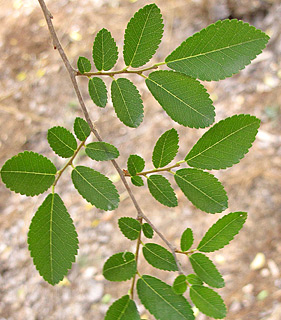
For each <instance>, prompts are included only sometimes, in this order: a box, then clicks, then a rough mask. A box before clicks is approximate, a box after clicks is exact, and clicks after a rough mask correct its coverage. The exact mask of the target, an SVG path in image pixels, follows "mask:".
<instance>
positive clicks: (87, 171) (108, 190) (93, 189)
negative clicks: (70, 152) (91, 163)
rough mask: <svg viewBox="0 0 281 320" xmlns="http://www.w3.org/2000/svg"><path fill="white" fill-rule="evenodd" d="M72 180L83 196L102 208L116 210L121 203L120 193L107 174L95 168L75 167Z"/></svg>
mask: <svg viewBox="0 0 281 320" xmlns="http://www.w3.org/2000/svg"><path fill="white" fill-rule="evenodd" d="M71 177H72V182H73V184H74V187H75V188H76V189H77V191H78V192H79V193H80V194H81V196H82V197H83V198H84V199H86V200H87V201H88V202H90V203H91V204H92V205H94V206H96V207H97V208H99V209H102V210H105V211H107V210H114V209H116V208H117V207H118V204H119V194H118V192H117V190H116V188H115V186H114V184H113V183H112V182H111V180H109V179H108V178H107V177H106V176H104V175H103V174H101V173H100V172H98V171H95V170H94V169H91V168H88V167H84V166H77V167H75V168H74V169H73V171H72V174H71Z"/></svg>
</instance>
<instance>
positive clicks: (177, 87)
mask: <svg viewBox="0 0 281 320" xmlns="http://www.w3.org/2000/svg"><path fill="white" fill-rule="evenodd" d="M145 82H146V85H147V87H148V89H149V91H150V92H151V93H152V95H153V96H154V98H155V99H156V100H157V101H158V102H159V104H160V105H161V106H162V108H163V109H164V110H165V111H166V112H167V114H168V115H169V116H170V117H171V118H172V119H173V120H174V121H176V122H178V123H179V124H181V125H183V126H185V127H190V128H205V127H208V126H209V125H211V124H212V123H213V122H214V119H215V112H214V107H213V105H212V100H211V99H210V98H209V94H208V93H207V92H206V89H205V88H204V87H203V85H202V84H201V83H200V82H199V81H198V80H195V79H193V78H190V77H188V76H186V75H185V74H182V73H178V72H174V71H168V70H161V71H154V72H151V73H150V74H149V77H148V78H147V79H146V80H145Z"/></svg>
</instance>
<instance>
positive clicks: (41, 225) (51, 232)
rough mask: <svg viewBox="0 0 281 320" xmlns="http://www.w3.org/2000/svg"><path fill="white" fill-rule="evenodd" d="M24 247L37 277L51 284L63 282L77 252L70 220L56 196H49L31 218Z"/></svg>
mask: <svg viewBox="0 0 281 320" xmlns="http://www.w3.org/2000/svg"><path fill="white" fill-rule="evenodd" d="M27 242H28V244H29V247H28V248H29V250H30V254H31V256H32V258H33V261H34V264H35V266H36V269H37V270H38V271H39V273H40V275H41V276H42V277H43V278H44V280H46V281H47V282H49V283H50V284H52V285H55V284H56V283H58V282H59V281H61V280H62V279H63V277H64V276H65V275H66V274H67V271H68V269H70V268H71V265H72V262H74V261H75V256H76V254H77V250H78V239H77V233H76V231H75V227H74V225H73V221H72V219H71V217H70V215H69V213H68V212H67V210H66V208H65V206H64V203H63V202H62V200H61V198H60V197H59V195H58V194H56V193H55V194H53V193H52V194H49V195H48V196H47V198H46V199H45V200H44V202H43V203H42V205H41V206H40V207H39V209H38V210H37V212H36V213H35V216H34V217H33V219H32V221H31V224H30V228H29V232H28V241H27Z"/></svg>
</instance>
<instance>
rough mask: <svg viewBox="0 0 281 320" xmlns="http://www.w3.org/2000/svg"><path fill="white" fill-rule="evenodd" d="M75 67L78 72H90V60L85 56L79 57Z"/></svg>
mask: <svg viewBox="0 0 281 320" xmlns="http://www.w3.org/2000/svg"><path fill="white" fill-rule="evenodd" d="M77 67H78V70H79V72H80V73H82V74H83V73H85V72H90V71H91V68H92V66H91V62H90V61H89V60H88V59H87V58H85V57H79V58H78V61H77Z"/></svg>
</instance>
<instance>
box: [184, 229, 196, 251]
mask: <svg viewBox="0 0 281 320" xmlns="http://www.w3.org/2000/svg"><path fill="white" fill-rule="evenodd" d="M193 241H194V238H193V232H192V230H191V229H190V228H186V229H185V230H184V232H183V233H182V235H181V250H182V251H188V250H189V249H190V247H191V246H192V244H193Z"/></svg>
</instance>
